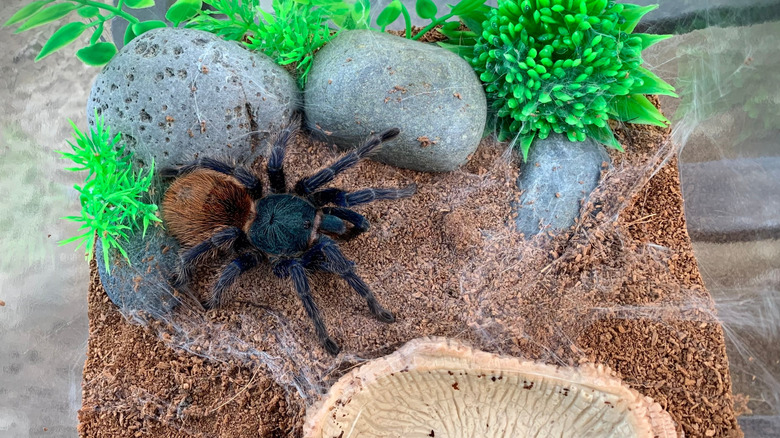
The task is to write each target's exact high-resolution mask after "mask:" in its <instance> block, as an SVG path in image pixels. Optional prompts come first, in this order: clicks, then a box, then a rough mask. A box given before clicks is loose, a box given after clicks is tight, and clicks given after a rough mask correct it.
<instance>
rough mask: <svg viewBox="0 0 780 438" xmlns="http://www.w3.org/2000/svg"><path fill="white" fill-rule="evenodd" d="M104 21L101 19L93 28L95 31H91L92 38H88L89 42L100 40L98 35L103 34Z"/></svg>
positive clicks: (93, 42)
mask: <svg viewBox="0 0 780 438" xmlns="http://www.w3.org/2000/svg"><path fill="white" fill-rule="evenodd" d="M104 23H105V21H101V22H100V23H99V24H98V25H97V27H96V28H95V31H94V32H92V38H90V39H89V43H90V44H95V43H97V42H98V41H100V36H101V35H103V24H104Z"/></svg>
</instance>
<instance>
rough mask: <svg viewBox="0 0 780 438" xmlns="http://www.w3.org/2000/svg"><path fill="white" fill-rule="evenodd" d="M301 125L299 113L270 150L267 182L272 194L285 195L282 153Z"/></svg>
mask: <svg viewBox="0 0 780 438" xmlns="http://www.w3.org/2000/svg"><path fill="white" fill-rule="evenodd" d="M300 123H301V116H300V113H297V114H296V115H294V116H293V118H292V120H290V123H289V124H288V125H287V126H285V127H284V129H283V130H282V132H280V133H279V137H277V139H276V141H275V142H274V145H273V147H272V148H271V156H270V157H269V158H268V165H267V166H266V168H267V171H268V180H269V181H270V183H271V191H273V192H274V193H286V192H287V182H286V180H285V177H284V153H285V150H286V149H287V143H288V142H289V141H290V139H291V138H292V137H293V136H294V135H295V133H296V132H297V131H298V128H299V126H300Z"/></svg>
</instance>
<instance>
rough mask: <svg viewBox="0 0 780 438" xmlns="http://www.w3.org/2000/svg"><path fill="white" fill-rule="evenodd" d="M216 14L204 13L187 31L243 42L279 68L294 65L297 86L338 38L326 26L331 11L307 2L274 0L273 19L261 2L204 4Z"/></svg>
mask: <svg viewBox="0 0 780 438" xmlns="http://www.w3.org/2000/svg"><path fill="white" fill-rule="evenodd" d="M204 3H206V4H208V5H210V6H212V7H213V8H214V9H215V10H214V11H209V10H203V11H200V13H199V14H198V15H197V16H196V17H194V18H193V19H192V20H190V21H189V22H188V23H187V27H188V28H192V29H199V30H203V31H207V32H211V33H214V34H216V35H219V36H221V37H222V38H224V39H226V40H232V41H240V42H241V43H243V44H244V45H245V46H246V47H247V48H248V49H250V50H258V51H261V52H263V53H265V54H266V55H268V56H270V57H271V58H272V59H273V60H274V61H275V62H276V63H277V64H279V65H290V64H294V65H295V68H296V70H297V71H298V83H299V85H300V86H301V87H303V85H304V84H305V83H306V79H307V78H308V74H309V70H311V64H312V60H313V57H314V52H315V51H317V50H318V49H319V48H320V47H322V46H323V45H325V43H327V42H328V41H330V39H331V38H333V36H335V35H333V36H332V35H331V31H330V29H329V28H328V25H327V22H328V19H329V18H330V15H329V9H328V8H326V7H321V6H319V7H318V6H316V5H315V3H317V4H319V2H316V1H312V2H308V1H306V0H273V2H272V8H273V15H272V14H270V13H268V12H266V11H264V10H263V9H262V8H260V5H259V0H204Z"/></svg>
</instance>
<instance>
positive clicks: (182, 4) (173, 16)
mask: <svg viewBox="0 0 780 438" xmlns="http://www.w3.org/2000/svg"><path fill="white" fill-rule="evenodd" d="M202 6H203V2H202V1H201V0H177V1H176V3H174V4H172V5H171V7H170V8H168V12H166V13H165V18H166V19H167V20H168V21H170V22H171V23H173V25H174V26H178V25H179V24H180V23H181V22H182V21H187V20H189V19H190V18H192V17H194V16H195V15H197V14H198V12H200V8H201V7H202Z"/></svg>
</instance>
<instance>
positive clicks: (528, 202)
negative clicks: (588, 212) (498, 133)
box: [516, 134, 609, 237]
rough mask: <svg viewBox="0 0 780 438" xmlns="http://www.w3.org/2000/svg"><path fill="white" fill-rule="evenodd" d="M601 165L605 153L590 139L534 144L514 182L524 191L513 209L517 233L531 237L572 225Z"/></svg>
mask: <svg viewBox="0 0 780 438" xmlns="http://www.w3.org/2000/svg"><path fill="white" fill-rule="evenodd" d="M604 162H609V155H607V151H606V150H604V146H602V145H601V144H599V143H597V142H595V141H593V140H591V139H588V140H586V141H583V142H571V141H569V140H568V139H567V138H566V136H565V135H560V134H551V135H550V136H549V137H548V138H547V139H545V140H539V139H537V140H536V141H534V143H533V145H532V146H531V150H530V152H529V153H528V161H526V162H525V163H523V164H522V165H521V166H520V177H519V178H518V180H517V185H518V187H519V188H520V190H522V191H523V194H522V195H521V196H520V203H519V204H518V205H516V208H517V213H518V216H517V221H516V222H517V228H518V230H519V231H520V232H521V233H523V234H525V235H526V237H530V236H533V235H536V234H538V233H539V232H541V231H546V230H563V229H566V228H569V227H571V226H572V225H574V218H576V217H579V214H580V207H581V201H582V200H583V199H585V198H587V197H588V195H590V192H592V191H593V189H594V188H595V187H596V185H598V183H599V178H600V176H601V169H602V163H604Z"/></svg>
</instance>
